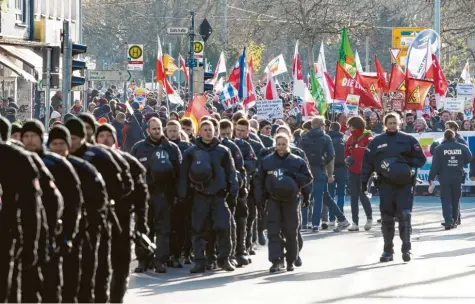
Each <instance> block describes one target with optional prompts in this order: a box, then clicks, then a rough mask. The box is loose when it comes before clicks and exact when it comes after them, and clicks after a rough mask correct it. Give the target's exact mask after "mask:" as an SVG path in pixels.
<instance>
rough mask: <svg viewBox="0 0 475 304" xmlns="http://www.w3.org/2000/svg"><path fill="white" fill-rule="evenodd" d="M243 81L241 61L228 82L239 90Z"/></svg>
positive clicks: (232, 71)
mask: <svg viewBox="0 0 475 304" xmlns="http://www.w3.org/2000/svg"><path fill="white" fill-rule="evenodd" d="M240 79H241V68H240V67H239V60H238V62H236V65H235V66H234V68H233V69H232V70H231V73H230V74H229V78H228V82H229V83H230V84H231V85H232V86H233V87H235V88H239V82H240Z"/></svg>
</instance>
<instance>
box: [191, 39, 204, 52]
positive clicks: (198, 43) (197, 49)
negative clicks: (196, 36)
mask: <svg viewBox="0 0 475 304" xmlns="http://www.w3.org/2000/svg"><path fill="white" fill-rule="evenodd" d="M193 50H194V52H195V54H200V53H201V52H203V42H201V41H195V43H194V44H193Z"/></svg>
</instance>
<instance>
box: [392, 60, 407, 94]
mask: <svg viewBox="0 0 475 304" xmlns="http://www.w3.org/2000/svg"><path fill="white" fill-rule="evenodd" d="M389 91H390V92H398V93H402V94H404V93H405V92H406V76H405V75H404V72H403V71H401V69H400V68H399V67H398V66H397V65H396V64H393V67H392V70H391V79H390V80H389Z"/></svg>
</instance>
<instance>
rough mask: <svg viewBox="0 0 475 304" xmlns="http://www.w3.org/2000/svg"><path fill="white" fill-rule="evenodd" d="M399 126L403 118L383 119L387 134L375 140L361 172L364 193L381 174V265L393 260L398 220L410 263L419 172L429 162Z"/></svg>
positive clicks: (404, 252) (403, 245) (397, 116)
mask: <svg viewBox="0 0 475 304" xmlns="http://www.w3.org/2000/svg"><path fill="white" fill-rule="evenodd" d="M399 125H400V117H399V115H398V114H397V113H389V114H387V115H386V116H385V117H384V126H385V127H386V132H385V133H382V134H380V135H378V136H376V137H375V138H374V139H373V141H372V142H371V143H370V144H369V146H368V147H367V148H366V152H365V156H364V159H363V169H362V171H361V177H362V191H363V192H366V191H367V190H368V180H369V177H370V176H371V174H372V173H373V172H376V173H377V174H378V182H377V183H378V185H377V186H378V190H379V199H380V205H379V208H380V210H381V231H382V232H383V238H384V252H383V254H382V256H381V258H380V261H381V262H388V261H392V260H393V254H394V251H393V247H394V245H393V238H394V230H395V229H394V222H395V217H396V216H397V217H398V218H399V236H400V237H401V240H402V248H401V251H402V258H403V260H404V261H405V262H409V261H410V260H411V256H410V250H411V230H412V228H411V210H412V204H413V198H414V196H413V191H414V184H415V179H416V176H417V172H416V169H417V168H421V167H422V166H423V165H424V164H425V162H426V157H425V155H424V152H423V151H422V148H421V146H420V144H419V142H418V141H417V139H415V138H414V137H413V136H411V135H409V134H406V133H404V132H401V131H399Z"/></svg>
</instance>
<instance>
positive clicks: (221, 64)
mask: <svg viewBox="0 0 475 304" xmlns="http://www.w3.org/2000/svg"><path fill="white" fill-rule="evenodd" d="M221 73H226V61H225V59H224V52H221V55H219V59H218V63H217V64H216V69H215V70H214V77H213V79H212V81H211V83H212V84H215V83H216V81H217V80H218V75H219V74H221Z"/></svg>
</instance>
